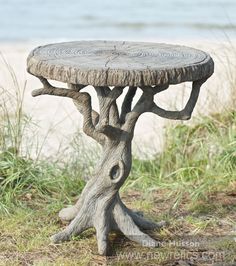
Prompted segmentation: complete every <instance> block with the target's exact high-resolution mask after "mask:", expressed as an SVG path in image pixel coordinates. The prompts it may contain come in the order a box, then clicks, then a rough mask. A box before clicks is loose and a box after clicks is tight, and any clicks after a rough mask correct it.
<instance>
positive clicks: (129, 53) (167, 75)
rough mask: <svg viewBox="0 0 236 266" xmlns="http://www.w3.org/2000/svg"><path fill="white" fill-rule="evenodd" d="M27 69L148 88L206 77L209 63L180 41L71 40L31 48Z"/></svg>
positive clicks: (93, 82) (68, 78)
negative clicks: (165, 42) (171, 43)
mask: <svg viewBox="0 0 236 266" xmlns="http://www.w3.org/2000/svg"><path fill="white" fill-rule="evenodd" d="M27 70H28V72H29V73H31V74H33V75H35V76H42V77H44V78H47V79H53V80H57V81H61V82H66V83H72V84H84V85H93V86H150V85H159V84H167V83H168V84H177V83H181V82H184V81H194V80H199V79H203V78H208V77H210V76H211V75H212V73H213V72H214V63H213V60H212V59H211V57H210V56H209V55H208V54H207V53H205V52H203V51H201V50H197V49H193V48H190V47H186V46H180V45H170V44H164V43H147V42H125V41H124V42H121V41H76V42H63V43H55V44H48V45H45V46H40V47H37V48H35V49H34V50H33V51H32V52H31V53H30V55H29V57H28V60H27Z"/></svg>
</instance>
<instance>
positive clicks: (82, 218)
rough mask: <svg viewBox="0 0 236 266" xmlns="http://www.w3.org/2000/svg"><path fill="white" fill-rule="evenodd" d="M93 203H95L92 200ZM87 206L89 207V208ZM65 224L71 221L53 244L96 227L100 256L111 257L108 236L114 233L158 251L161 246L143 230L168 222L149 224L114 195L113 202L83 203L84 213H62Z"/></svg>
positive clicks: (67, 210)
mask: <svg viewBox="0 0 236 266" xmlns="http://www.w3.org/2000/svg"><path fill="white" fill-rule="evenodd" d="M92 201H93V200H92ZM86 202H87V203H88V204H89V205H87V206H86ZM59 216H60V218H61V219H62V220H67V221H68V220H72V219H73V220H72V221H71V223H70V224H69V225H68V226H67V228H66V229H64V230H63V231H61V232H59V233H57V234H55V235H53V236H52V237H51V240H52V241H53V242H54V243H59V242H63V241H68V240H70V238H71V237H72V236H77V235H79V234H80V233H82V232H83V231H84V230H86V229H88V228H90V227H95V229H96V237H97V243H98V253H99V254H100V255H110V254H111V250H110V245H109V241H108V235H109V233H110V232H112V231H121V232H122V233H123V234H124V235H125V236H126V237H127V238H128V239H130V240H132V241H134V242H137V243H139V244H141V245H142V246H147V247H156V246H158V242H157V241H156V240H154V239H153V238H151V237H150V236H149V235H148V234H146V233H144V232H143V231H142V230H155V229H160V228H161V227H163V226H164V225H165V222H164V221H162V222H159V223H154V222H150V221H148V220H146V219H145V218H144V217H143V216H142V215H141V214H140V213H137V212H134V211H132V210H130V209H128V208H127V207H126V206H125V205H124V204H123V202H122V201H121V199H120V197H119V194H118V193H117V194H116V195H114V198H113V201H112V202H110V201H109V200H108V201H106V200H104V197H102V198H97V200H96V204H95V205H94V204H92V203H91V201H86V200H84V201H83V206H82V208H81V209H78V207H77V206H76V205H75V206H71V207H68V208H65V209H63V210H61V211H60V213H59Z"/></svg>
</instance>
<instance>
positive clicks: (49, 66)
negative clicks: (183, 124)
mask: <svg viewBox="0 0 236 266" xmlns="http://www.w3.org/2000/svg"><path fill="white" fill-rule="evenodd" d="M92 44H93V45H92ZM105 44H106V43H105V42H102V41H99V42H73V43H63V44H55V45H48V46H44V47H42V48H36V49H35V50H34V51H33V52H32V53H31V55H30V56H29V59H28V70H29V72H30V73H32V74H34V75H36V76H38V77H39V79H40V81H41V82H42V85H43V88H41V89H37V90H34V91H33V93H32V95H33V96H34V97H35V96H39V95H54V96H61V97H68V98H71V99H72V100H73V102H74V104H75V106H76V107H77V109H78V111H79V112H80V113H81V114H82V116H83V130H84V132H85V133H86V134H87V135H88V136H90V137H91V138H93V139H94V140H96V141H97V142H98V143H100V144H101V145H102V147H103V149H102V157H101V159H100V161H99V162H98V164H97V166H96V168H95V170H94V173H93V174H92V176H91V178H90V179H89V181H88V182H87V184H86V186H85V188H84V190H83V191H82V193H81V195H80V198H79V200H78V201H77V202H76V203H75V205H73V206H70V207H67V208H65V209H62V210H61V211H60V213H59V216H60V218H61V219H62V220H67V221H70V224H69V225H68V226H67V227H66V228H65V229H64V230H62V231H61V232H59V233H57V234H55V235H54V236H52V241H53V242H54V243H58V242H62V241H66V240H69V239H71V237H73V236H76V235H79V234H80V233H81V232H83V231H84V230H86V229H87V228H90V227H94V228H95V229H96V237H97V243H98V252H99V254H101V255H108V254H110V252H111V250H110V247H111V245H110V243H109V233H110V232H111V231H117V230H118V231H121V232H122V233H123V234H124V235H125V236H127V237H128V238H129V239H130V240H132V241H136V242H138V243H140V244H141V245H144V246H152V247H153V246H158V242H157V241H156V240H154V239H153V238H151V237H150V236H149V235H148V234H147V233H145V232H144V230H149V229H155V228H156V229H157V228H160V227H161V226H163V225H164V223H163V222H161V223H153V222H150V221H147V220H146V219H145V218H144V217H142V216H140V215H138V214H137V213H135V212H133V211H132V210H130V209H128V208H127V207H126V206H125V205H124V203H123V202H122V200H121V198H120V195H119V189H120V187H121V186H122V185H123V184H124V182H125V180H126V179H127V177H128V175H129V173H130V170H131V164H132V158H131V142H132V139H133V135H134V129H135V124H136V122H137V120H138V119H139V117H140V116H141V115H142V114H143V113H145V112H152V113H154V114H157V115H159V116H161V117H163V118H168V119H178V120H187V119H190V117H191V114H192V112H193V109H194V107H195V104H196V102H197V99H198V95H199V91H200V88H201V86H202V84H203V83H204V82H205V81H206V80H207V78H208V77H209V76H210V75H211V74H212V73H213V67H214V64H213V61H212V60H211V58H210V57H209V56H208V55H207V54H206V53H204V52H201V51H197V50H194V49H192V48H186V47H180V46H171V45H166V44H158V45H157V44H148V43H141V44H140V43H126V42H124V43H121V42H118V43H117V42H107V46H106V45H105ZM86 45H87V46H88V47H87V48H86ZM114 45H116V48H114ZM98 46H99V48H98ZM115 49H116V51H114V50H115ZM147 66H148V69H147ZM162 74H163V76H162ZM159 76H160V80H159V79H158V77H159ZM47 78H50V79H55V80H59V81H64V82H67V83H68V88H57V87H54V86H52V85H51V84H50V83H49V82H48V80H47ZM185 80H188V81H190V80H191V81H193V82H192V91H191V93H190V97H189V100H188V101H187V103H186V105H185V107H184V108H183V109H182V110H181V111H169V110H165V109H163V108H161V107H159V106H158V105H157V104H156V103H155V101H154V96H155V95H156V94H158V93H160V92H162V91H164V90H166V89H168V86H169V83H170V84H171V83H178V82H182V81H185ZM75 83H77V84H75ZM87 83H88V84H89V85H93V86H94V89H95V91H96V93H97V96H98V101H99V113H98V112H96V111H95V110H93V109H92V105H91V96H90V94H89V93H87V92H84V91H83V88H84V87H85V86H84V85H86V84H87ZM83 84H84V85H83ZM95 84H99V85H101V84H102V85H103V86H95ZM121 84H123V86H121ZM128 84H132V85H130V86H129V89H128V91H127V93H126V95H125V97H124V100H123V103H122V106H121V110H119V109H118V106H117V99H118V97H120V96H121V95H122V93H123V92H124V87H125V86H126V85H128ZM133 84H136V85H138V86H133ZM147 84H151V85H154V86H151V85H147ZM106 85H111V86H112V85H115V87H113V88H110V87H109V86H106ZM143 85H145V86H143ZM137 87H140V89H141V90H142V95H141V96H140V98H139V99H138V101H137V102H136V103H134V104H133V103H132V102H133V98H134V97H135V94H136V91H137Z"/></svg>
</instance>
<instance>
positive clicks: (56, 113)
mask: <svg viewBox="0 0 236 266" xmlns="http://www.w3.org/2000/svg"><path fill="white" fill-rule="evenodd" d="M152 41H155V40H152ZM156 41H157V42H158V40H156ZM162 42H163V41H162ZM166 42H169V43H171V41H170V40H168V41H166ZM46 43H48V42H46V41H44V42H42V41H39V42H28V43H27V42H25V43H0V52H1V54H2V55H3V56H4V58H5V59H6V61H7V62H8V63H9V65H10V66H11V67H12V68H13V70H14V72H15V75H16V77H17V79H18V82H19V85H20V87H21V88H23V87H24V84H25V82H27V84H26V90H25V97H24V111H25V113H27V114H28V115H30V116H31V117H32V121H34V122H35V123H36V125H37V126H35V130H36V132H35V131H33V130H32V131H31V132H28V134H29V136H30V140H31V142H32V143H37V149H39V147H42V151H41V152H42V155H43V156H46V157H48V156H54V155H55V154H58V150H59V148H60V149H61V151H62V150H63V149H67V148H68V147H69V143H70V141H71V140H72V138H73V136H74V135H75V134H76V132H80V133H81V136H82V137H81V138H82V139H81V147H83V145H84V143H85V144H89V145H90V148H91V147H93V145H95V143H94V142H93V140H91V139H90V138H89V137H87V136H85V135H84V134H83V133H82V130H81V123H82V117H81V116H80V114H79V113H78V111H77V110H76V108H75V107H74V105H73V104H72V102H71V100H70V99H65V98H59V97H53V96H41V97H38V98H32V97H31V91H32V90H33V89H36V88H39V87H41V84H40V82H39V81H38V80H37V79H36V78H35V77H34V76H31V75H29V74H28V73H27V72H26V58H27V56H28V54H29V52H30V51H31V50H32V49H33V48H35V47H36V46H39V45H43V44H46ZM234 43H235V42H233V44H232V43H229V42H201V41H199V42H197V41H194V42H191V41H179V42H175V44H182V45H187V46H192V47H194V48H198V49H202V50H204V51H206V52H209V53H210V55H211V56H212V57H213V59H214V61H215V73H214V75H213V76H212V77H211V78H210V79H209V80H208V81H207V83H205V84H204V86H203V87H202V90H201V93H200V97H199V101H198V103H197V106H196V108H195V111H194V113H193V116H194V117H195V118H196V117H199V115H201V114H209V113H210V112H215V111H221V110H222V109H223V108H224V107H227V106H228V105H229V100H230V98H229V97H230V95H231V88H232V86H231V85H232V84H231V83H232V82H234V79H235V81H236V71H235V69H234V68H236V66H235V62H236V60H235V59H236V50H234V49H235V48H234ZM0 69H1V71H0V86H1V87H3V88H4V89H7V90H12V91H14V85H13V83H12V79H11V77H10V73H9V69H8V67H7V66H6V64H5V63H4V60H3V58H0ZM54 84H58V83H54ZM190 85H191V84H189V83H187V84H181V85H178V86H171V87H170V89H168V90H167V91H166V92H163V93H161V94H160V95H158V97H156V98H157V101H158V103H159V104H160V105H161V106H163V107H169V109H171V108H172V109H175V108H176V107H178V108H181V106H183V103H184V102H185V101H186V99H187V97H188V93H189V92H190ZM60 86H61V84H60ZM87 90H88V91H89V92H91V91H92V97H93V99H94V101H93V106H94V109H96V110H98V102H97V99H96V95H95V93H94V92H93V90H92V88H91V87H88V89H87ZM121 99H122V98H121ZM120 102H121V100H119V101H118V104H120ZM193 121H194V120H193ZM175 123H176V122H175V121H169V120H165V119H162V118H160V117H157V116H156V115H154V114H144V115H143V116H142V117H141V118H140V119H139V121H138V123H137V126H136V129H135V137H134V145H133V148H134V153H135V154H136V155H138V156H141V157H145V156H152V155H154V154H155V153H157V152H159V151H161V149H162V148H163V144H164V138H163V136H164V133H165V127H166V126H171V125H174V124H175ZM178 123H181V122H178ZM184 123H187V124H189V123H192V122H191V121H188V122H184ZM28 140H29V139H28ZM28 140H27V139H26V141H27V142H28ZM82 143H83V144H82ZM34 145H35V144H34ZM37 149H36V146H35V152H36V150H37ZM64 154H65V153H64Z"/></svg>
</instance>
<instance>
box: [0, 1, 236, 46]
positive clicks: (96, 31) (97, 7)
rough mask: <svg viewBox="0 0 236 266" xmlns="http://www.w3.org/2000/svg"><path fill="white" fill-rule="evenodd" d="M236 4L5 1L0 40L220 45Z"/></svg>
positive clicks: (235, 26) (234, 29)
mask: <svg viewBox="0 0 236 266" xmlns="http://www.w3.org/2000/svg"><path fill="white" fill-rule="evenodd" d="M235 33H236V0H67V1H66V0H0V41H7V42H9V41H32V40H41V39H47V40H80V39H113V40H121V39H125V40H131V39H132V40H136V39H139V40H157V39H168V40H170V39H173V40H175V39H191V40H195V39H197V40H203V41H205V40H208V39H210V40H216V41H218V40H220V39H224V38H231V36H233V37H234V35H235Z"/></svg>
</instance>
